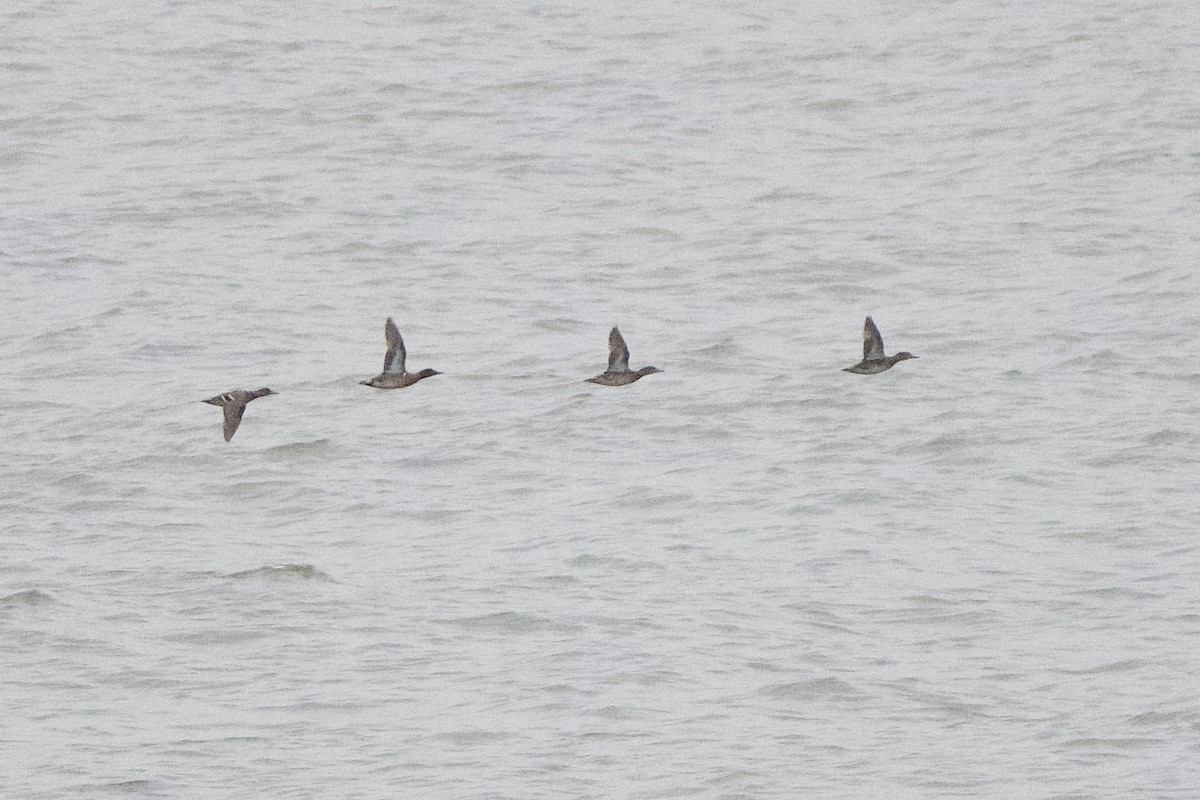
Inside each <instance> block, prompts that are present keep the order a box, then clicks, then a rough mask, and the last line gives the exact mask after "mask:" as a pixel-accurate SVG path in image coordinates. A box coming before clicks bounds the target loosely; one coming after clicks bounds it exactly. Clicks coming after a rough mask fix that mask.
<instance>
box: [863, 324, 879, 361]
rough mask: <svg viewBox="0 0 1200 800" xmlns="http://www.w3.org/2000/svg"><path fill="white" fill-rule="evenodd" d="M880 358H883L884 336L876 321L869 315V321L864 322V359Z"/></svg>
mask: <svg viewBox="0 0 1200 800" xmlns="http://www.w3.org/2000/svg"><path fill="white" fill-rule="evenodd" d="M878 358H883V337H882V336H880V335H879V328H876V327H875V321H874V320H872V319H871V318H870V317H867V321H866V322H864V323H863V360H864V361H873V360H875V359H878Z"/></svg>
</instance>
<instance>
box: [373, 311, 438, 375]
mask: <svg viewBox="0 0 1200 800" xmlns="http://www.w3.org/2000/svg"><path fill="white" fill-rule="evenodd" d="M383 332H384V336H385V338H386V339H387V354H386V355H385V356H384V357H383V372H381V373H379V374H378V375H376V376H375V377H374V378H371V379H370V380H365V381H359V383H361V384H362V385H363V386H374V387H375V388H376V389H403V388H404V387H405V386H412V385H413V384H414V383H416V382H417V381H419V380H421V379H422V378H428V377H431V376H433V375H441V374H442V373H440V372H438V371H437V370H436V369H423V370H421V371H420V372H405V371H404V360H405V359H406V358H407V357H408V353H407V352H406V351H405V349H404V340H403V339H402V338H400V329H399V328H397V327H396V323H395V322H393V321H392V318H391V317H388V320H387V324H385V325H384V326H383Z"/></svg>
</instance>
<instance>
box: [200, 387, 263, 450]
mask: <svg viewBox="0 0 1200 800" xmlns="http://www.w3.org/2000/svg"><path fill="white" fill-rule="evenodd" d="M269 394H278V392H272V391H271V390H270V389H268V388H266V387H263V388H262V389H255V390H254V391H253V392H248V391H246V390H245V389H234V390H233V391H232V392H226V393H225V394H219V395H217V396H216V397H210V398H208V399H207V400H204V401H203V402H205V403H208V404H209V405H214V406H220V407H221V409H222V410H223V411H224V412H225V441H227V442H228V441H229V440H230V439H232V438H233V434H235V433H236V432H237V429H238V425H241V424H242V414H245V413H246V404H247V403H249V402H250V401H251V400H257V399H258V398H260V397H266V396H267V395H269Z"/></svg>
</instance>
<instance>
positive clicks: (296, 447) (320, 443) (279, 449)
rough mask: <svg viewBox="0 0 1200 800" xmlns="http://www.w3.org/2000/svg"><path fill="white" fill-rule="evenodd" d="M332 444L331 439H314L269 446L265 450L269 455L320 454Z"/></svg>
mask: <svg viewBox="0 0 1200 800" xmlns="http://www.w3.org/2000/svg"><path fill="white" fill-rule="evenodd" d="M330 444H331V442H330V440H329V439H313V440H312V441H311V442H289V443H288V444H280V445H275V446H274V447H268V448H267V449H266V451H265V452H266V454H267V455H269V456H307V455H320V454H323V453H325V452H326V451H327V450H328V449H329V446H330Z"/></svg>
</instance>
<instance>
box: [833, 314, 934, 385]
mask: <svg viewBox="0 0 1200 800" xmlns="http://www.w3.org/2000/svg"><path fill="white" fill-rule="evenodd" d="M910 358H916V356H914V355H913V354H912V353H896V355H894V356H885V355H884V354H883V337H882V336H880V335H879V328H876V327H875V322H874V321H873V320H872V319H871V318H870V317H867V321H866V322H864V323H863V360H862V361H860V362H858V363H857V364H855V365H854V366H853V367H846V368H845V369H844V370H842V371H843V372H855V373H858V374H859V375H874V374H876V373H878V372H883V371H884V370H889V369H891V368H892V367H893V366H894V365H895V364H896V362H897V361H907V360H908V359H910Z"/></svg>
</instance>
